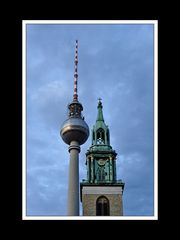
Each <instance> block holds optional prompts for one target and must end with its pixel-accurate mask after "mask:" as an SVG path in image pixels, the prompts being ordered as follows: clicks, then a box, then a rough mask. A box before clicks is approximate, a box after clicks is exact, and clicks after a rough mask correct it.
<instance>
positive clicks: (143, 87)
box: [27, 25, 153, 215]
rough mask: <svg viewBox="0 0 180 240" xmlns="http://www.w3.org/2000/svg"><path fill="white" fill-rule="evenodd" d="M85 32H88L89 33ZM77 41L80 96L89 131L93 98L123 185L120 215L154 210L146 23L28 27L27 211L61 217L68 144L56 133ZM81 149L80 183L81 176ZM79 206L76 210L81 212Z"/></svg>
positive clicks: (68, 96)
mask: <svg viewBox="0 0 180 240" xmlns="http://www.w3.org/2000/svg"><path fill="white" fill-rule="evenodd" d="M89 36H91V37H89ZM76 39H78V40H79V65H78V73H79V81H78V94H79V101H80V102H82V104H83V107H84V110H83V115H84V116H85V120H86V122H87V123H88V125H89V127H90V130H91V129H92V126H93V125H94V124H95V120H96V116H97V99H98V98H99V97H101V98H102V99H103V113H104V118H105V122H106V124H107V125H108V126H109V129H110V139H111V145H112V147H113V149H115V150H116V151H117V153H118V159H117V175H118V178H122V180H123V181H124V182H125V191H124V196H123V197H124V213H125V215H152V213H153V26H151V25H104V26H103V25H88V26H87V25H29V27H28V31H27V164H28V169H27V179H28V187H27V202H28V206H27V210H28V214H30V215H54V214H55V215H65V214H66V207H67V206H66V202H67V184H68V164H69V153H68V146H67V145H66V144H65V143H63V141H62V139H61V138H60V135H59V130H60V126H61V124H62V123H63V121H64V120H65V119H66V118H67V104H68V103H69V102H70V101H71V100H72V95H73V74H74V63H73V62H74V45H75V40H76ZM90 145H91V136H90V137H89V139H88V141H87V142H86V143H85V144H84V145H83V146H82V147H81V153H80V181H81V179H82V178H86V166H85V153H86V151H87V149H88V148H89V147H90ZM81 211H82V209H81Z"/></svg>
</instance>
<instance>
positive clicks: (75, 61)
mask: <svg viewBox="0 0 180 240" xmlns="http://www.w3.org/2000/svg"><path fill="white" fill-rule="evenodd" d="M77 81H78V40H76V50H75V60H74V95H73V101H78V94H77Z"/></svg>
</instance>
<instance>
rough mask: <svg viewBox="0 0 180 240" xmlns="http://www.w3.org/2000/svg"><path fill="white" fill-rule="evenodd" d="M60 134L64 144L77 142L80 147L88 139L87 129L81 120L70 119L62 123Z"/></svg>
mask: <svg viewBox="0 0 180 240" xmlns="http://www.w3.org/2000/svg"><path fill="white" fill-rule="evenodd" d="M60 134H61V137H62V139H63V141H64V142H65V143H67V144H69V145H70V143H71V142H72V141H77V142H78V143H79V145H82V144H83V143H85V142H86V140H87V139H88V137H89V127H88V125H87V124H86V122H85V121H84V120H83V119H82V118H76V117H72V118H68V119H67V120H66V121H65V122H64V123H63V125H62V127H61V130H60Z"/></svg>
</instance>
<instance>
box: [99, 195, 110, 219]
mask: <svg viewBox="0 0 180 240" xmlns="http://www.w3.org/2000/svg"><path fill="white" fill-rule="evenodd" d="M109 212H110V211H109V200H108V199H107V198H106V197H104V196H101V197H99V198H98V199H97V201H96V216H109V215H110V214H109Z"/></svg>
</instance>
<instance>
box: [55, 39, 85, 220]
mask: <svg viewBox="0 0 180 240" xmlns="http://www.w3.org/2000/svg"><path fill="white" fill-rule="evenodd" d="M74 64H75V70H74V94H73V101H72V102H71V103H70V104H69V105H68V109H69V114H68V119H67V120H66V121H65V122H64V123H63V125H62V127H61V130H60V135H61V137H62V139H63V141H64V142H65V143H66V144H68V145H69V154H70V162H69V185H68V215H69V216H79V153H80V145H82V144H84V143H85V142H86V140H87V139H88V137H89V127H88V125H87V124H86V122H85V121H84V117H83V116H82V114H81V112H82V111H83V106H82V104H81V103H80V102H79V101H78V94H77V83H78V40H76V50H75V61H74Z"/></svg>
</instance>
